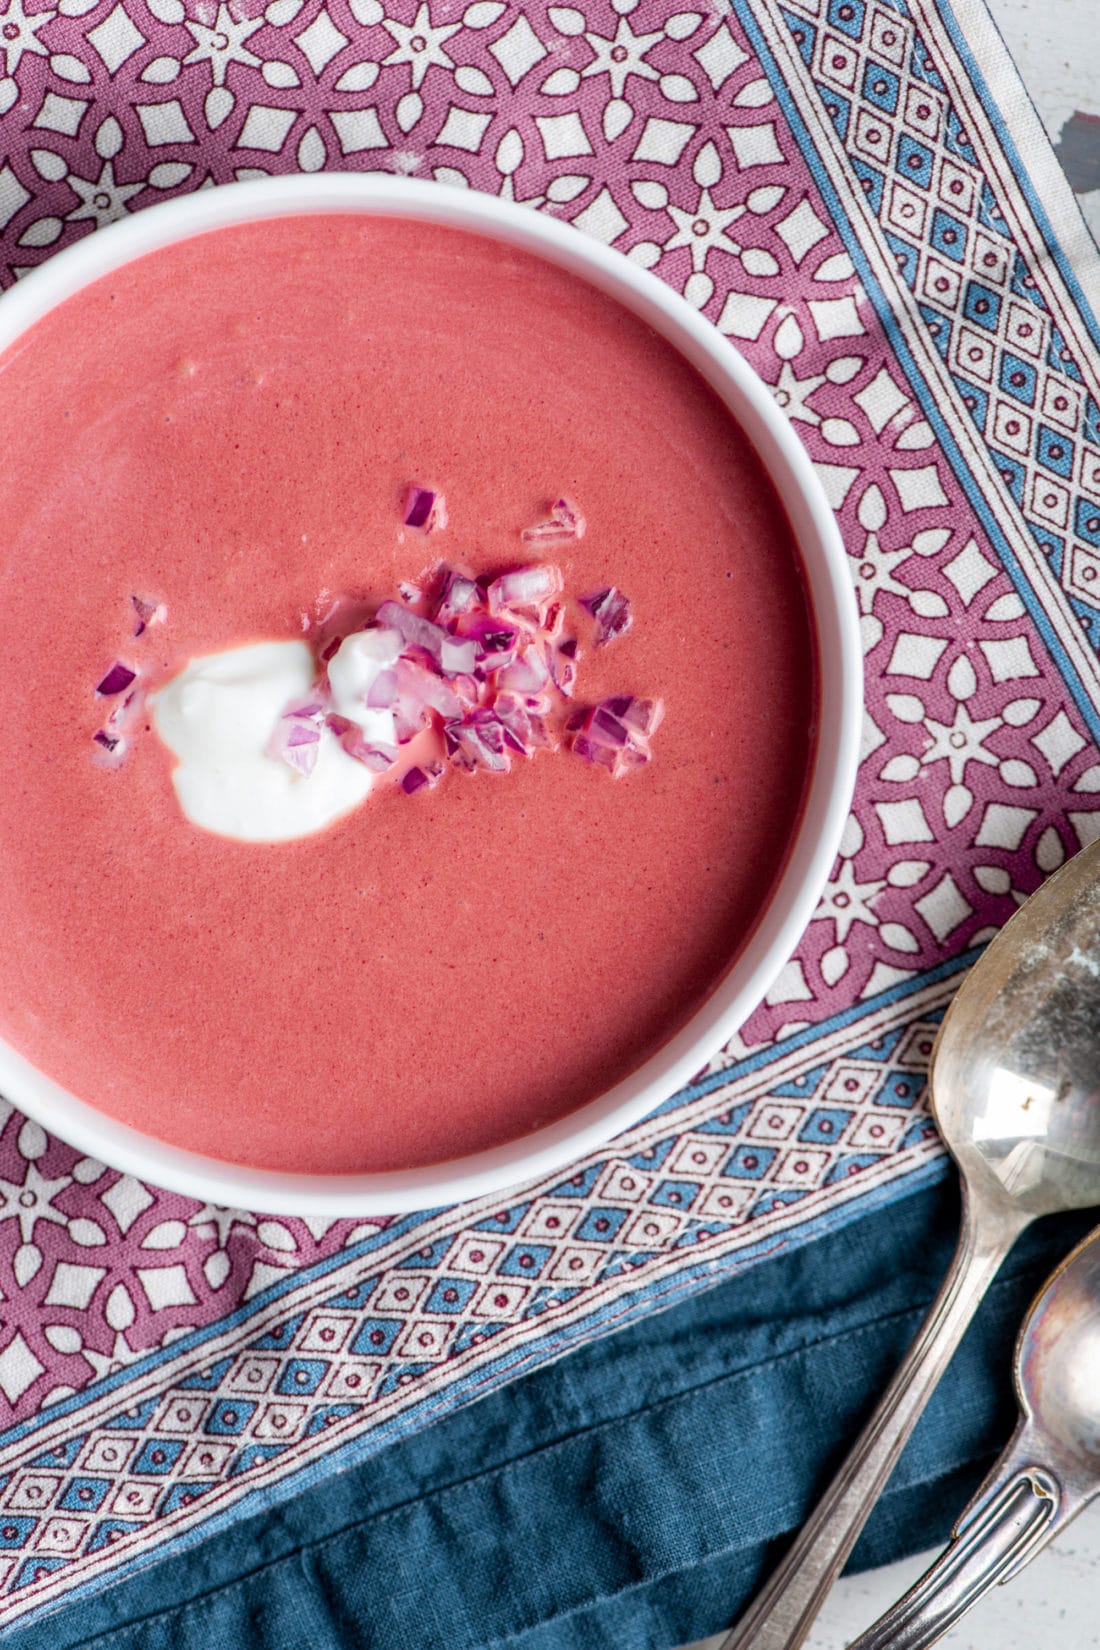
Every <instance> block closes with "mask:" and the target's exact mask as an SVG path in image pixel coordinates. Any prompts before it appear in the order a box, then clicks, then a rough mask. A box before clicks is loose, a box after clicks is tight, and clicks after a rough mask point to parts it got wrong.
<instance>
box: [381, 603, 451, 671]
mask: <svg viewBox="0 0 1100 1650" xmlns="http://www.w3.org/2000/svg"><path fill="white" fill-rule="evenodd" d="M375 617H376V618H377V620H378V622H379V624H380V625H382V626H384V627H386V628H387V629H391V630H396V631H397V632H398V634H399V635H400V636H401V637H402V638H403V639H404V640H405V641H406V642H409V643H411V644H412V645H413V646H415V647H422V648H423V649H424V651H425V652H426V653H429V654H430V655H431V657H432V658H433V659H434V660H435V662H436V664H441V663H442V657H443V644H444V643H445V642H449V641H450V640H451V637H450V635H449V634H448V632H447V631H446V630H444V629H443V627H442V625H438V624H433V623H432V621H431V620H430V619H424V618H422V617H421V616H420V614H419V613H412V612H410V610H409V609H408V608H407V607H402V605H401V603H400V602H394V601H385V602H383V603H382V605H381V607H380V608H379V609H378V612H377V614H376V615H375Z"/></svg>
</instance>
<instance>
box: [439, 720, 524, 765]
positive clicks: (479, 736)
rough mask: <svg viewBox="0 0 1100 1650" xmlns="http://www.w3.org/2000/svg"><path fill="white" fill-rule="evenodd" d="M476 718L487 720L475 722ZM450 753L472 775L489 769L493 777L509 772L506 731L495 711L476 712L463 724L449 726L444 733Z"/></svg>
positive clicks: (452, 723) (451, 723) (446, 726)
mask: <svg viewBox="0 0 1100 1650" xmlns="http://www.w3.org/2000/svg"><path fill="white" fill-rule="evenodd" d="M475 717H485V718H487V720H485V719H483V720H481V721H475V720H474V718H475ZM443 731H444V734H445V735H446V739H447V750H448V753H449V754H450V755H451V756H452V757H453V758H454V759H456V760H457V761H458V763H459V766H460V767H464V768H466V770H467V771H468V772H470V773H472V772H473V771H474V770H475V769H476V768H487V769H489V770H490V772H493V773H505V772H507V769H508V766H509V763H508V757H507V755H506V753H505V750H504V730H503V728H502V727H501V725H500V723H499V722H498V721H497V720H496V718H495V717H494V716H493V714H492V712H491V711H487V712H484V713H483V712H481V711H473V712H472V713H471V714H470V716H468V717H464V718H463V720H462V721H461V722H448V723H447V724H446V725H445V727H444V729H443Z"/></svg>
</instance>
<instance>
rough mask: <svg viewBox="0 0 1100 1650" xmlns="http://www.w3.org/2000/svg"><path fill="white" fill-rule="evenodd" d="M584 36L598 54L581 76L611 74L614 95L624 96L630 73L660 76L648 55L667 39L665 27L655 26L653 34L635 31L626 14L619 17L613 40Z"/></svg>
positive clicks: (655, 78)
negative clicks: (660, 42) (661, 41)
mask: <svg viewBox="0 0 1100 1650" xmlns="http://www.w3.org/2000/svg"><path fill="white" fill-rule="evenodd" d="M584 38H585V39H586V40H587V41H588V44H589V45H590V46H591V47H592V50H593V51H594V52H595V54H596V55H595V57H594V58H593V59H592V62H591V63H589V64H588V65H587V67H586V68H583V69H582V70H581V77H582V79H583V78H586V77H587V76H589V75H599V74H605V75H608V76H609V77H610V80H611V91H612V95H613V96H615V97H622V96H623V93H624V91H625V89H626V83H627V81H628V80H629V79H630V76H631V75H637V76H638V77H639V78H640V79H642V80H659V79H660V74H659V72H658V71H657V70H656V69H655V68H654V67H653V64H652V63H647V62H646V56H647V54H648V53H649V52H651V51H652V50H653V48H654V46H655V45H656V44H657V42H658V41H659V40H663V39H664V30H663V29H655V30H654V32H653V33H652V34H635V33H634V31H633V29H632V28H631V27H630V24H629V23H628V22H627V20H626V18H625V17H620V18H619V22H618V26H617V28H616V30H615V38H614V39H613V40H607V39H605V38H604V36H603V35H600V34H586V35H585V37H584Z"/></svg>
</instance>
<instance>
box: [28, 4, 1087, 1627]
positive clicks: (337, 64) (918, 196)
mask: <svg viewBox="0 0 1100 1650" xmlns="http://www.w3.org/2000/svg"><path fill="white" fill-rule="evenodd" d="M680 3H683V0H613V3H612V0H584V4H583V6H580V7H578V6H572V5H553V4H552V5H549V6H547V5H545V4H543V3H542V0H529V3H526V4H523V5H519V4H503V3H501V0H472V3H470V4H465V5H464V4H463V3H462V0H385V3H383V0H271V4H269V5H268V6H267V7H266V9H263V8H262V7H261V6H260V5H259V4H258V3H256V0H233V3H232V4H227V3H226V0H220V3H218V4H217V5H215V3H214V0H60V3H59V4H58V5H57V6H56V7H52V6H47V7H44V8H40V9H37V10H35V9H27V6H26V5H25V3H24V0H10V4H9V5H8V7H7V9H6V11H4V12H2V13H0V53H2V55H3V59H4V65H3V66H4V70H5V73H4V75H3V77H2V78H0V140H2V141H0V160H2V165H0V233H2V248H0V260H2V261H0V269H2V272H3V277H4V278H5V279H6V280H7V281H8V282H10V281H11V280H14V279H16V278H18V277H19V276H20V275H22V274H23V273H25V272H26V271H27V270H29V269H30V268H32V267H34V266H35V265H36V264H38V263H41V262H42V261H43V260H44V259H45V258H47V257H49V256H50V255H51V253H52V251H53V250H55V249H56V248H58V247H61V246H64V245H67V244H69V243H70V242H72V241H74V240H76V239H78V238H79V237H80V236H81V235H84V234H87V233H89V232H90V231H91V230H92V229H94V228H96V227H97V226H99V225H101V224H104V223H108V222H110V221H112V220H114V219H116V218H118V217H120V216H122V215H123V214H125V213H128V212H133V211H136V210H139V209H140V208H142V207H144V206H145V205H147V204H150V203H151V202H153V201H155V200H157V199H160V198H162V197H164V196H166V195H170V194H173V193H179V192H186V191H188V190H191V189H195V188H202V187H207V186H210V185H214V184H220V183H223V182H226V181H229V180H231V179H233V178H249V177H256V176H259V175H261V174H267V173H272V172H287V171H294V170H300V171H305V172H312V171H319V170H321V169H323V168H330V169H336V170H372V169H379V170H385V171H389V172H396V173H399V174H404V175H415V176H418V177H431V178H435V179H437V180H440V181H442V182H444V183H448V184H452V185H454V186H456V187H472V188H478V189H483V190H486V191H488V192H491V193H495V194H499V195H501V196H502V197H504V198H507V199H510V200H514V201H517V202H520V203H522V204H525V205H527V206H530V207H532V208H537V209H539V210H542V211H546V212H551V213H553V214H554V215H556V216H557V217H559V218H561V219H563V220H568V221H571V222H572V223H574V224H576V225H577V227H578V229H579V230H581V231H583V232H585V233H587V234H590V235H593V236H596V237H597V238H598V239H600V240H603V241H605V242H608V243H610V244H613V245H615V246H616V247H618V248H620V249H621V250H622V252H623V253H624V254H625V255H626V256H628V257H630V258H632V259H633V260H634V261H635V262H637V263H639V264H641V265H643V266H644V267H646V268H649V269H653V270H655V271H656V273H657V274H658V275H659V276H660V277H661V278H663V279H665V280H667V281H669V282H670V283H671V284H672V285H673V286H675V287H676V288H677V289H678V290H680V291H682V292H683V293H684V294H685V295H686V297H687V298H688V300H689V301H690V302H691V303H692V304H694V305H696V306H697V307H698V308H700V309H701V310H703V311H704V313H705V314H706V315H707V316H708V317H709V318H710V319H711V320H712V321H713V322H714V323H715V324H716V325H717V326H718V327H719V329H720V330H721V331H722V332H724V333H725V334H726V335H727V336H729V337H730V338H732V339H733V340H734V341H735V342H736V344H737V345H738V347H739V348H740V349H742V350H743V351H744V353H745V355H746V356H747V357H748V359H749V360H750V361H751V362H752V364H753V365H754V366H755V367H756V368H757V370H758V371H759V372H760V373H761V374H762V376H763V377H764V378H765V379H766V380H767V381H768V382H769V383H770V384H771V385H772V386H773V387H774V391H775V395H776V397H777V400H778V401H779V403H780V405H782V406H783V407H784V408H785V409H786V411H787V413H788V415H789V416H790V417H791V419H792V420H794V422H795V427H796V429H797V430H798V432H799V434H800V436H801V437H802V438H803V440H804V441H805V443H806V446H807V448H808V449H809V452H810V454H811V456H812V458H813V459H814V461H815V463H816V465H817V468H818V472H819V474H820V476H821V479H822V482H823V484H824V486H825V488H826V491H827V493H828V495H829V498H830V501H831V503H832V504H833V506H834V507H835V509H836V510H837V512H838V516H839V519H840V523H841V527H842V530H843V534H844V539H845V543H846V545H847V549H848V552H849V555H850V558H851V573H852V580H853V587H854V592H855V599H856V600H857V601H858V604H859V611H860V615H861V624H862V632H863V644H864V648H865V652H866V666H867V678H868V680H867V713H866V725H865V737H864V746H863V758H864V759H863V765H862V769H861V774H860V781H859V787H858V791H857V796H856V803H855V808H854V811H853V813H852V816H851V819H850V821H849V824H848V828H847V831H846V833H845V837H844V842H843V846H842V851H841V855H840V858H839V859H838V861H837V864H836V867H835V870H834V873H833V877H832V880H831V882H830V884H829V887H828V890H827V892H826V894H825V897H824V899H823V901H822V903H821V906H820V908H819V910H818V912H817V914H816V916H815V918H814V920H813V922H812V923H811V924H810V927H809V930H808V932H807V934H806V936H805V938H804V940H803V942H802V944H801V945H800V947H799V950H798V953H797V955H796V957H795V959H794V960H793V961H792V962H791V963H790V964H789V966H788V967H787V968H786V969H785V970H784V971H783V974H782V976H781V977H780V979H779V981H778V982H777V983H776V985H775V987H774V988H773V989H772V991H771V992H770V993H769V995H768V999H767V1001H766V1003H765V1004H764V1005H763V1006H762V1007H761V1009H760V1010H759V1011H758V1012H757V1013H756V1014H755V1015H754V1016H753V1017H752V1019H751V1020H750V1021H749V1023H748V1025H747V1026H746V1027H745V1029H744V1031H743V1033H742V1035H741V1036H740V1037H738V1038H735V1039H734V1041H733V1043H731V1044H730V1046H729V1047H728V1048H727V1049H726V1050H725V1051H724V1052H723V1054H722V1055H721V1056H720V1057H719V1058H718V1059H717V1060H715V1061H714V1062H713V1063H712V1064H711V1066H709V1067H708V1068H707V1069H706V1070H705V1071H704V1072H702V1073H700V1075H699V1077H698V1079H697V1081H696V1082H694V1083H693V1084H692V1085H691V1086H690V1087H689V1088H687V1089H686V1090H684V1091H683V1092H682V1093H680V1094H678V1095H677V1096H675V1097H674V1098H673V1099H672V1100H670V1101H669V1102H668V1104H667V1105H666V1106H664V1107H663V1108H662V1110H661V1111H660V1112H658V1113H657V1114H656V1115H655V1116H653V1117H651V1118H649V1119H648V1120H646V1121H645V1122H643V1123H642V1124H640V1125H639V1126H638V1127H636V1128H634V1129H632V1130H631V1131H630V1132H629V1133H628V1134H626V1135H624V1136H622V1137H620V1138H619V1139H617V1140H616V1141H615V1142H613V1144H612V1145H611V1146H610V1147H608V1148H607V1149H606V1150H604V1151H602V1152H599V1153H596V1154H594V1155H592V1156H590V1157H588V1158H586V1159H585V1160H584V1161H582V1162H579V1163H578V1164H577V1165H576V1166H575V1170H574V1171H573V1172H572V1173H569V1174H566V1175H564V1176H552V1177H549V1178H547V1179H546V1180H544V1181H541V1182H539V1183H537V1184H534V1185H530V1186H527V1187H525V1188H522V1189H521V1190H518V1191H516V1192H515V1193H514V1194H512V1195H510V1196H506V1197H504V1198H490V1199H483V1200H481V1201H480V1202H477V1203H473V1204H467V1205H463V1206H461V1207H459V1208H455V1209H445V1210H439V1211H435V1212H432V1213H429V1214H425V1215H418V1216H411V1217H408V1218H404V1219H399V1220H394V1221H391V1222H389V1223H388V1224H387V1223H385V1222H381V1221H373V1222H372V1221H368V1222H363V1223H356V1222H354V1221H350V1220H340V1221H328V1220H303V1219H290V1218H286V1219H284V1218H275V1217H271V1216H262V1215H255V1214H251V1213H248V1212H245V1211H241V1210H229V1209H221V1208H214V1207H209V1206H207V1207H199V1206H198V1205H197V1204H196V1203H195V1202H194V1201H193V1200H189V1199H187V1198H184V1197H179V1196H176V1195H174V1194H170V1193H167V1192H164V1191H161V1190H159V1189H157V1188H156V1187H154V1186H146V1185H143V1184H140V1183H139V1182H137V1181H136V1180H134V1179H132V1178H131V1177H128V1176H119V1175H118V1174H117V1173H115V1172H114V1171H112V1170H109V1169H106V1168H105V1167H104V1166H103V1165H102V1164H100V1163H97V1162H94V1161H92V1160H90V1159H88V1158H82V1157H80V1156H79V1154H77V1153H76V1152H74V1151H73V1150H72V1149H71V1148H69V1147H67V1146H66V1145H65V1144H64V1143H63V1142H62V1141H61V1140H58V1139H55V1138H52V1137H51V1136H50V1135H48V1134H47V1133H46V1132H45V1131H44V1130H43V1129H42V1128H41V1127H40V1126H39V1125H38V1124H37V1123H36V1122H33V1121H30V1120H27V1119H25V1118H23V1117H21V1116H20V1115H19V1114H18V1113H16V1112H14V1111H12V1110H11V1109H10V1108H7V1109H6V1113H7V1114H6V1121H5V1123H4V1126H3V1131H2V1133H0V1292H2V1300H0V1425H2V1426H3V1429H4V1430H3V1432H2V1434H0V1625H3V1624H7V1623H12V1622H16V1621H20V1622H25V1621H27V1620H28V1619H30V1618H31V1617H32V1616H33V1614H34V1613H35V1612H41V1611H44V1610H46V1609H48V1608H50V1607H51V1606H52V1605H54V1604H56V1603H59V1602H67V1601H70V1600H72V1599H73V1598H75V1597H77V1596H78V1595H79V1593H80V1592H81V1590H86V1589H90V1588H94V1587H98V1586H101V1585H103V1583H104V1582H105V1581H106V1580H108V1579H109V1578H111V1577H112V1576H117V1575H120V1574H122V1573H124V1572H125V1571H126V1570H127V1569H129V1568H132V1567H133V1566H135V1565H138V1564H141V1563H145V1562H148V1561H150V1560H151V1559H153V1558H154V1557H156V1556H159V1555H161V1554H163V1553H165V1552H167V1551H170V1550H173V1549H174V1548H175V1547H177V1546H178V1544H180V1543H182V1542H185V1541H188V1540H194V1539H198V1538H199V1537H202V1536H205V1535H209V1534H212V1533H214V1532H215V1531H216V1530H217V1529H218V1528H219V1527H221V1526H224V1524H225V1523H226V1521H228V1520H231V1519H234V1518H237V1517H240V1516H242V1515H244V1514H249V1513H252V1512H255V1511H256V1510H257V1508H259V1507H260V1506H262V1505H263V1504H265V1502H268V1501H271V1500H272V1499H275V1498H278V1497H280V1496H284V1495H287V1494H291V1493H293V1491H294V1489H295V1487H296V1486H298V1485H301V1484H304V1483H305V1482H308V1481H313V1480H315V1479H316V1478H317V1477H318V1476H320V1475H322V1474H324V1473H326V1472H330V1471H333V1470H335V1469H337V1468H338V1467H340V1466H342V1465H347V1464H349V1463H351V1462H352V1461H354V1460H357V1459H360V1458H362V1457H363V1456H364V1455H365V1454H367V1453H369V1452H370V1451H372V1450H374V1449H377V1448H378V1447H380V1446H381V1445H382V1444H383V1443H384V1442H386V1441H387V1440H389V1439H392V1438H394V1437H396V1436H398V1435H400V1434H401V1433H402V1432H405V1431H407V1430H409V1429H411V1428H414V1427H419V1426H422V1425H424V1424H426V1423H427V1422H429V1421H430V1420H431V1419H432V1418H433V1417H434V1416H437V1415H440V1414H442V1413H444V1412H445V1411H446V1410H448V1409H449V1408H451V1407H453V1406H454V1405H456V1404H458V1403H461V1402H464V1401H467V1400H469V1399H471V1398H474V1397H476V1396H477V1395H478V1394H479V1393H481V1392H484V1391H485V1390H486V1389H487V1387H489V1386H490V1385H493V1384H496V1383H499V1382H502V1381H504V1380H507V1379H510V1378H513V1377H514V1376H516V1375H517V1374H519V1373H521V1372H522V1371H524V1370H525V1369H529V1368H531V1367H533V1366H534V1365H535V1364H537V1363H539V1362H541V1361H544V1360H546V1359H548V1358H552V1357H556V1356H558V1355H560V1354H561V1353H562V1352H564V1351H566V1350H567V1349H568V1348H569V1347H571V1346H574V1345H576V1344H578V1343H579V1342H581V1341H583V1340H585V1339H587V1338H590V1337H592V1336H595V1335H601V1334H605V1333H607V1332H609V1331H610V1330H612V1329H614V1328H615V1327H616V1326H617V1325H619V1324H622V1323H624V1322H626V1321H628V1320H629V1319H632V1318H634V1317H636V1316H638V1315H640V1314H644V1313H647V1312H651V1311H654V1310H656V1309H658V1308H659V1307H661V1306H662V1305H664V1304H666V1303H668V1302H669V1301H671V1300H673V1299H674V1298H676V1297H678V1296H680V1295H682V1294H683V1293H684V1292H685V1291H689V1290H694V1289H698V1288H701V1287H705V1286H706V1284H707V1283H709V1282H713V1281H714V1280H716V1279H717V1278H719V1277H722V1276H725V1275H728V1274H729V1272H730V1271H731V1270H733V1269H735V1268H737V1267H741V1266H745V1265H748V1264H750V1263H751V1262H752V1261H753V1260H754V1259H755V1258H756V1257H758V1256H761V1255H766V1254H770V1253H774V1252H775V1250H776V1249H777V1248H779V1247H781V1246H785V1245H787V1246H789V1245H792V1244H794V1243H798V1242H806V1241H810V1240H811V1239H812V1238H813V1237H814V1236H815V1235H816V1234H818V1233H820V1232H821V1231H822V1230H823V1229H824V1228H826V1227H827V1226H830V1225H834V1224H836V1223H837V1222H840V1221H845V1220H849V1219H851V1218H853V1217H855V1216H857V1215H858V1214H860V1213H862V1212H864V1211H866V1210H868V1209H870V1208H872V1207H875V1206H878V1205H880V1204H882V1203H883V1202H884V1201H886V1200H889V1199H891V1198H895V1197H898V1196H901V1195H902V1194H903V1193H905V1192H906V1191H908V1190H911V1189H912V1188H913V1187H914V1186H916V1185H917V1184H919V1183H921V1182H922V1181H924V1180H926V1179H928V1178H929V1177H932V1176H935V1175H937V1174H940V1173H942V1172H944V1168H945V1163H944V1159H943V1155H942V1149H941V1148H940V1146H939V1144H938V1142H937V1140H936V1138H935V1134H934V1131H933V1129H932V1126H931V1124H930V1122H929V1120H928V1117H927V1114H926V1111H925V1108H924V1103H923V1086H924V1073H925V1070H926V1066H927V1058H928V1053H929V1049H930V1046H931V1040H932V1037H933V1035H934V1031H935V1026H936V1023H937V1020H938V1018H939V1017H940V1015H941V1014H942V1011H943V1007H944V1004H945V1002H946V1001H947V999H948V998H949V996H950V994H951V992H952V991H953V990H954V989H955V986H956V985H957V983H958V978H959V974H960V971H961V970H962V969H963V968H965V966H966V965H967V963H968V962H969V961H970V960H971V959H972V957H973V955H974V951H975V948H977V947H979V946H980V945H981V944H982V943H983V942H984V941H985V940H986V939H987V938H988V937H989V936H990V934H992V933H993V932H994V931H995V930H996V928H997V926H998V925H999V924H1000V923H1002V922H1003V921H1004V920H1005V919H1006V918H1007V917H1008V916H1009V915H1010V914H1011V912H1012V911H1013V910H1014V909H1015V906H1016V904H1017V903H1019V901H1020V900H1022V899H1023V898H1024V897H1025V896H1026V894H1027V893H1028V892H1030V890H1031V889H1033V888H1034V887H1035V886H1036V885H1037V883H1038V882H1039V881H1040V880H1041V879H1042V877H1043V876H1044V875H1045V874H1046V873H1048V872H1050V871H1051V870H1053V869H1054V868H1055V867H1056V866H1057V865H1059V864H1060V863H1061V862H1062V860H1063V859H1064V858H1065V857H1066V856H1067V855H1068V854H1071V853H1072V852H1074V851H1075V849H1076V848H1077V847H1078V846H1079V845H1080V844H1083V843H1086V842H1088V841H1091V840H1092V839H1093V838H1094V837H1095V836H1097V835H1100V809H1098V804H1097V797H1098V794H1100V757H1098V754H1097V750H1096V736H1097V730H1098V725H1100V679H1098V665H1097V648H1098V646H1100V434H1098V422H1100V407H1098V401H1100V392H1098V389H1097V377H1098V364H1097V353H1096V324H1095V320H1094V315H1093V308H1092V307H1091V305H1092V303H1094V302H1095V297H1096V293H1097V291H1098V283H1097V272H1096V267H1095V254H1094V251H1093V249H1092V245H1091V242H1090V241H1089V240H1088V237H1087V235H1086V233H1085V231H1084V229H1083V227H1082V225H1081V223H1080V220H1079V217H1078V215H1077V213H1076V209H1075V207H1074V205H1073V203H1072V199H1071V197H1070V196H1069V193H1068V190H1067V189H1066V187H1065V184H1064V182H1063V181H1062V179H1061V178H1060V175H1059V174H1058V171H1057V168H1056V166H1055V163H1054V161H1053V158H1052V156H1051V155H1050V152H1049V149H1048V147H1047V145H1046V140H1045V138H1044V137H1043V135H1042V133H1041V131H1040V129H1039V126H1038V123H1037V121H1036V120H1035V118H1034V116H1033V114H1032V112H1031V111H1030V108H1029V106H1028V105H1027V102H1026V99H1025V98H1024V95H1023V92H1022V89H1021V88H1020V85H1019V82H1018V81H1017V79H1016V77H1015V73H1014V71H1013V70H1012V68H1011V66H1010V65H1009V63H1008V62H1007V59H1006V58H1005V57H1004V54H1003V50H1002V48H1001V46H1000V44H999V41H998V39H997V37H996V35H995V33H994V31H993V29H992V26H991V24H990V23H989V20H988V18H987V16H986V14H985V12H984V9H983V8H982V7H981V6H980V4H979V3H978V0H958V3H957V4H956V5H955V7H954V9H953V10H952V9H951V8H950V7H949V6H948V5H947V3H946V0H943V3H941V4H938V5H937V4H935V3H933V0H909V3H906V0H789V3H788V4H786V5H780V4H779V3H778V0H733V4H732V5H731V6H727V5H725V4H723V3H721V0H687V3H694V4H695V6H696V7H697V8H698V9H693V10H688V9H683V10H680V9H677V5H678V4H680Z"/></svg>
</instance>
